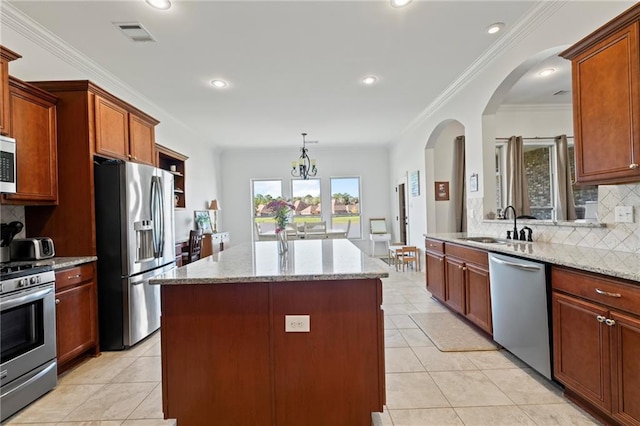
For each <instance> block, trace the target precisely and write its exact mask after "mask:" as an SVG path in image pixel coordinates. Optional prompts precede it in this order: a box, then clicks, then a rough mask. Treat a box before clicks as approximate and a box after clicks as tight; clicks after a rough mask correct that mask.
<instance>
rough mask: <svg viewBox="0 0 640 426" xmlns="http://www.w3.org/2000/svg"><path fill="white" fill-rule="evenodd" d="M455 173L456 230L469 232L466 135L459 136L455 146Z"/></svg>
mask: <svg viewBox="0 0 640 426" xmlns="http://www.w3.org/2000/svg"><path fill="white" fill-rule="evenodd" d="M454 152H455V154H454V161H455V163H454V165H453V169H454V173H455V177H456V191H455V199H454V203H455V215H456V232H467V194H466V186H465V160H464V136H457V137H456V140H455V147H454Z"/></svg>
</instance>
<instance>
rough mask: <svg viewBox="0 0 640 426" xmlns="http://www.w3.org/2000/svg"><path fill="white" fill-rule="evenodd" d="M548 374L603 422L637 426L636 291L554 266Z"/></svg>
mask: <svg viewBox="0 0 640 426" xmlns="http://www.w3.org/2000/svg"><path fill="white" fill-rule="evenodd" d="M551 279H552V288H553V293H552V300H553V341H554V375H555V377H556V379H557V380H558V381H560V382H561V383H562V384H564V385H565V393H566V394H567V396H569V397H570V398H572V399H574V400H576V401H577V402H578V403H579V404H580V405H582V406H583V407H585V408H588V409H591V410H596V412H597V413H598V414H599V415H600V417H602V418H603V419H604V420H605V421H606V422H608V423H609V422H615V423H617V424H618V423H619V424H624V425H639V424H640V404H638V401H640V363H638V360H639V359H640V287H638V285H637V283H635V284H634V283H630V282H624V281H622V280H615V279H611V278H608V277H603V276H599V275H596V274H590V273H586V272H579V271H574V270H570V269H567V268H560V267H554V268H552V273H551Z"/></svg>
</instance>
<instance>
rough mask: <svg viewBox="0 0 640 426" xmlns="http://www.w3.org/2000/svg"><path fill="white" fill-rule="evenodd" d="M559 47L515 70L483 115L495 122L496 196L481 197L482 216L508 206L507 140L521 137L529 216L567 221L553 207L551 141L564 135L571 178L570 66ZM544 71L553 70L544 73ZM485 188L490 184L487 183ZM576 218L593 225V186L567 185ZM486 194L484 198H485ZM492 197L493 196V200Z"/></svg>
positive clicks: (595, 190) (554, 180) (554, 185)
mask: <svg viewBox="0 0 640 426" xmlns="http://www.w3.org/2000/svg"><path fill="white" fill-rule="evenodd" d="M561 50H562V49H561V48H552V49H548V50H546V51H544V52H540V53H539V54H537V55H535V57H532V58H530V59H528V60H527V61H525V62H524V63H522V64H521V65H520V66H518V67H517V68H516V69H514V70H513V71H512V72H511V73H510V74H509V75H508V76H507V77H506V78H505V80H504V81H503V82H502V83H501V85H500V86H499V87H498V89H496V92H495V93H494V95H493V97H492V99H491V100H490V101H489V104H488V105H487V108H486V110H485V112H484V115H485V117H489V116H490V117H491V120H493V123H494V124H495V127H494V128H495V139H494V140H492V141H488V140H487V141H486V143H487V144H489V143H493V144H492V145H491V147H490V148H489V146H488V145H485V146H487V149H492V150H494V151H495V162H494V164H493V165H492V166H493V170H491V172H490V171H489V170H488V169H489V168H490V167H491V166H487V167H486V169H487V170H485V172H486V173H488V176H495V188H496V190H495V192H493V191H489V192H490V196H489V197H488V198H485V202H487V203H489V204H488V205H485V206H484V210H485V212H488V211H497V212H498V213H499V212H500V211H501V210H504V208H505V207H506V205H507V194H506V191H507V183H506V182H507V171H506V170H507V164H506V152H507V148H506V139H508V138H509V137H510V136H514V135H515V136H522V137H523V139H524V163H525V170H526V181H527V184H528V187H529V191H528V192H529V196H528V199H529V203H530V205H531V213H530V215H531V216H533V217H535V218H536V219H541V220H554V221H566V219H565V218H564V217H563V216H562V213H561V209H558V207H557V204H558V193H557V192H558V184H557V173H556V170H557V154H556V144H555V142H554V137H556V136H559V135H562V134H565V135H568V136H569V138H568V143H569V152H568V156H569V167H570V169H571V172H572V176H575V168H574V167H575V165H574V163H575V161H574V160H575V158H574V150H573V138H572V136H573V133H574V132H573V110H572V97H571V62H570V61H568V60H566V59H564V58H561V57H559V56H558V53H559V52H560V51H561ZM545 70H554V71H553V72H548V73H546V75H544V74H545V73H543V71H545ZM487 185H489V183H487ZM572 189H573V203H574V205H575V207H576V216H577V219H578V220H585V219H586V220H591V221H595V220H596V217H595V210H597V209H596V208H594V206H597V197H598V188H597V186H576V185H572ZM485 195H486V194H485ZM494 197H495V198H494Z"/></svg>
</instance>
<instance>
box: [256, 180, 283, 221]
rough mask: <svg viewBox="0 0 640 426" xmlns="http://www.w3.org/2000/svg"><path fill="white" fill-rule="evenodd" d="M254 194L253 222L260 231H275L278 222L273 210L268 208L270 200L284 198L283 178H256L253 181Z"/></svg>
mask: <svg viewBox="0 0 640 426" xmlns="http://www.w3.org/2000/svg"><path fill="white" fill-rule="evenodd" d="M252 196H253V222H254V228H255V230H256V231H257V232H258V233H261V232H273V231H275V229H276V222H275V220H274V219H273V217H274V215H273V212H272V211H270V210H268V209H267V208H266V206H267V204H269V201H272V200H277V199H282V181H281V180H254V181H252Z"/></svg>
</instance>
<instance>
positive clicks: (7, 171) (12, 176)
mask: <svg viewBox="0 0 640 426" xmlns="http://www.w3.org/2000/svg"><path fill="white" fill-rule="evenodd" d="M0 192H7V193H12V194H13V193H15V192H16V140H15V139H12V138H9V137H6V136H0Z"/></svg>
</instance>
